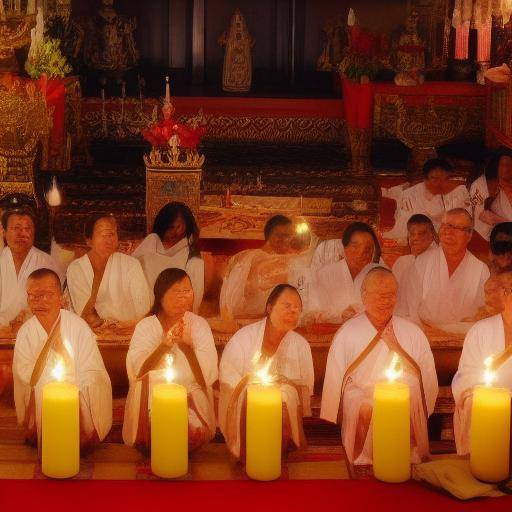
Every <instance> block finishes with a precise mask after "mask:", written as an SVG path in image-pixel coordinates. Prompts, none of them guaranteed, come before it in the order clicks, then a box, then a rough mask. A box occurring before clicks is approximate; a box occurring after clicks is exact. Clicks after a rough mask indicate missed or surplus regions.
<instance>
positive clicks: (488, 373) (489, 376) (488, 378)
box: [484, 356, 496, 386]
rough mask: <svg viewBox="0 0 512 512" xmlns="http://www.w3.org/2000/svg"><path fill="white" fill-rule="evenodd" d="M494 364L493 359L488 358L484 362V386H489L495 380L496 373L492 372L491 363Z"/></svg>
mask: <svg viewBox="0 0 512 512" xmlns="http://www.w3.org/2000/svg"><path fill="white" fill-rule="evenodd" d="M493 362H494V357H493V356H489V357H487V358H486V359H485V361H484V366H485V372H484V383H485V385H486V386H490V385H491V384H492V383H493V382H494V380H495V379H496V372H494V371H493V370H492V363H493Z"/></svg>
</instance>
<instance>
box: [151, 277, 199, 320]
mask: <svg viewBox="0 0 512 512" xmlns="http://www.w3.org/2000/svg"><path fill="white" fill-rule="evenodd" d="M185 278H187V279H190V276H189V275H188V274H187V273H186V272H185V271H184V270H183V269H181V268H166V269H165V270H162V272H160V274H159V275H158V277H157V278H156V281H155V285H154V286H153V295H154V297H155V302H154V304H153V307H152V308H151V310H150V311H149V314H150V315H158V314H159V313H160V312H161V311H162V309H163V308H162V301H163V299H164V295H165V294H166V293H167V290H169V289H170V288H171V287H172V286H173V285H175V284H176V283H179V282H180V281H182V280H183V279H185Z"/></svg>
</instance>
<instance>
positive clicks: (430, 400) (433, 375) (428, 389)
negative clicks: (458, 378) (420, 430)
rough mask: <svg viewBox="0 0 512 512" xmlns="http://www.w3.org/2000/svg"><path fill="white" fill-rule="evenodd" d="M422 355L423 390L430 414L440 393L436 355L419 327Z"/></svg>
mask: <svg viewBox="0 0 512 512" xmlns="http://www.w3.org/2000/svg"><path fill="white" fill-rule="evenodd" d="M417 338H418V341H417V343H418V345H419V350H420V355H419V358H418V360H417V361H416V362H417V363H418V366H419V367H420V369H421V378H422V381H423V390H424V392H425V400H426V402H427V412H428V415H429V416H430V415H431V414H432V413H433V412H434V408H435V406H436V400H437V395H438V393H439V384H438V382H437V371H436V365H435V362H434V356H433V354H432V349H431V348H430V343H429V342H428V339H427V337H426V336H425V334H423V332H422V331H421V330H420V329H418V333H417Z"/></svg>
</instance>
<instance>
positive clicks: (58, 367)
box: [52, 356, 66, 382]
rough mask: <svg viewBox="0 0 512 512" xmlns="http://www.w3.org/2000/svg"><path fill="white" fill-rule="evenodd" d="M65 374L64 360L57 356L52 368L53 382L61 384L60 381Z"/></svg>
mask: <svg viewBox="0 0 512 512" xmlns="http://www.w3.org/2000/svg"><path fill="white" fill-rule="evenodd" d="M65 372H66V367H65V366H64V359H62V357H61V356H57V362H56V363H55V366H54V367H53V370H52V377H53V378H54V379H55V380H57V381H59V382H62V380H63V379H64V373H65Z"/></svg>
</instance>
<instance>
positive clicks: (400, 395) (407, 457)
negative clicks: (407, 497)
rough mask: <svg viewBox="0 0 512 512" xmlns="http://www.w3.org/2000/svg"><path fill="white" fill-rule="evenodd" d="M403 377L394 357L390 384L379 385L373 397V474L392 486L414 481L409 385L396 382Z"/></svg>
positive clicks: (380, 383) (398, 362) (398, 363)
mask: <svg viewBox="0 0 512 512" xmlns="http://www.w3.org/2000/svg"><path fill="white" fill-rule="evenodd" d="M401 375H402V370H401V365H400V359H399V357H398V355H397V354H394V355H393V359H392V361H391V365H390V366H389V368H388V369H387V370H386V377H387V381H383V382H378V383H377V384H376V385H375V389H374V393H373V474H374V475H375V478H377V479H379V480H381V481H383V482H390V483H399V482H405V481H406V480H409V478H410V477H411V441H410V439H411V433H410V428H411V427H410V392H409V386H408V385H407V384H405V383H403V382H397V379H398V378H400V376H401Z"/></svg>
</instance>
